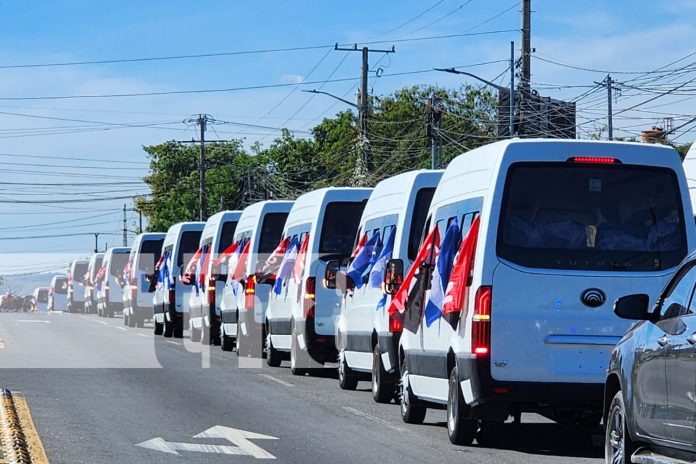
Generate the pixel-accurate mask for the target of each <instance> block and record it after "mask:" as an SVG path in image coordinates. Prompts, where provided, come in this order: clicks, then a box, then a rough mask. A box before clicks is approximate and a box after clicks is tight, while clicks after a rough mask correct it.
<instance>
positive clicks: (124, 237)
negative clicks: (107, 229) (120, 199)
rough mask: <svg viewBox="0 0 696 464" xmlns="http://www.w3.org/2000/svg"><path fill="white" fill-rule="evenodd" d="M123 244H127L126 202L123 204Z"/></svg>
mask: <svg viewBox="0 0 696 464" xmlns="http://www.w3.org/2000/svg"><path fill="white" fill-rule="evenodd" d="M123 246H128V224H127V221H126V204H125V203H124V204H123Z"/></svg>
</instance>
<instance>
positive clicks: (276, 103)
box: [0, 0, 696, 274]
mask: <svg viewBox="0 0 696 464" xmlns="http://www.w3.org/2000/svg"><path fill="white" fill-rule="evenodd" d="M517 3H518V2H515V1H514V0H505V1H503V0H495V1H483V0H471V1H468V0H442V1H437V0H433V1H430V0H429V1H424V0H421V1H398V2H397V1H381V2H374V1H372V2H368V1H363V0H355V1H351V2H336V1H333V2H327V1H324V2H319V1H256V2H247V1H245V2H242V1H238V2H232V1H201V2H195V3H191V2H183V1H163V0H162V1H147V2H135V1H120V2H107V1H86V0H85V1H36V2H31V3H26V2H8V3H7V4H6V5H4V8H3V15H2V16H0V31H2V32H0V40H1V44H2V46H0V66H3V65H5V66H7V65H21V64H40V63H57V62H71V61H94V60H105V59H106V60H108V59H119V58H139V57H153V56H171V55H187V54H200V53H218V52H229V51H241V50H260V49H268V48H284V47H295V46H298V47H301V46H315V45H316V46H324V47H323V48H318V49H312V50H306V51H294V52H284V53H267V54H250V55H237V56H226V57H215V58H204V59H188V60H171V61H148V62H136V63H111V64H94V65H83V66H60V67H32V68H17V69H7V68H5V69H2V68H0V153H4V154H14V155H32V156H41V157H44V156H50V157H71V158H75V157H77V158H86V159H89V160H94V161H89V162H88V161H78V160H72V161H71V160H50V159H48V158H28V157H9V156H4V155H1V154H0V161H2V162H3V163H4V164H6V166H4V167H2V168H0V184H2V183H6V182H21V183H39V184H40V183H44V182H53V183H61V182H62V183H81V182H94V183H98V182H99V181H101V180H103V181H104V182H123V181H126V182H137V179H138V178H139V177H141V176H142V175H144V174H145V173H146V169H147V164H146V158H145V155H144V153H143V151H142V149H141V147H142V146H143V145H147V144H155V143H159V142H162V141H165V140H169V139H182V138H185V139H190V138H191V137H193V136H194V131H193V128H191V127H186V125H184V124H182V123H180V121H182V120H184V119H185V118H187V117H189V116H190V115H192V114H194V113H199V112H207V113H210V114H212V115H213V116H214V117H215V118H217V119H219V120H225V121H232V122H241V123H252V124H260V125H266V126H272V127H278V126H281V125H286V126H288V127H289V128H291V129H296V130H303V129H307V128H308V127H311V126H312V125H313V124H315V123H316V122H318V120H319V119H320V118H321V117H322V116H327V115H331V114H333V113H334V112H336V111H338V110H341V109H343V108H344V107H345V105H343V104H340V103H339V104H334V102H333V101H332V100H330V99H328V98H327V97H322V96H316V97H315V98H312V99H311V100H309V98H310V97H309V96H308V95H307V94H305V93H302V92H300V91H299V90H300V87H284V88H276V89H262V90H253V91H240V92H226V93H211V94H188V95H166V96H150V97H129V98H103V99H101V98H94V99H87V98H82V99H65V100H50V99H49V100H7V99H6V98H7V97H37V96H66V95H98V94H114V93H143V92H161V91H165V92H166V91H175V90H189V89H219V88H233V87H244V86H251V85H258V84H278V83H297V82H301V81H302V80H307V81H314V80H317V81H323V80H325V79H327V78H328V76H329V75H331V74H332V73H333V78H357V77H358V75H359V66H360V56H359V54H358V53H350V54H349V56H346V54H345V53H342V52H337V51H331V50H330V47H329V45H330V44H333V43H335V42H340V43H354V42H362V41H368V40H369V41H374V40H384V41H385V43H384V44H375V45H374V46H377V47H388V46H389V45H391V44H392V43H394V44H395V45H396V53H395V54H394V55H390V56H388V57H380V56H378V55H372V56H371V62H372V63H373V66H374V67H375V68H376V67H381V68H383V71H384V74H385V76H383V77H381V78H376V77H372V78H371V81H370V88H371V91H372V92H374V93H376V94H384V93H389V92H391V91H394V90H396V89H398V88H400V87H402V86H406V85H413V84H420V83H424V84H440V85H444V86H452V87H454V86H458V85H459V84H460V83H462V82H466V81H465V80H464V79H462V78H461V77H460V76H452V75H447V74H442V73H436V72H430V73H423V74H415V75H404V76H397V77H389V76H387V74H393V73H401V72H408V71H415V70H428V69H431V68H433V67H450V66H462V65H471V64H476V63H482V62H488V61H497V60H505V59H507V58H508V57H509V42H510V41H511V40H514V41H515V42H516V44H517V46H519V33H518V32H516V31H515V32H507V33H496V34H489V35H479V36H470V37H458V38H451V39H440V40H427V41H426V40H423V41H413V42H403V41H401V42H400V41H398V40H403V39H412V38H421V37H429V36H440V35H448V34H462V33H467V32H488V31H500V30H508V29H513V30H518V29H519V27H520V15H519V7H516V6H515V5H516V4H517ZM532 6H533V10H534V13H533V19H532V46H533V47H535V48H536V50H537V52H536V54H537V56H538V57H541V58H544V59H549V60H552V61H559V62H562V63H567V64H572V65H575V66H578V67H581V68H592V69H598V70H612V71H647V70H651V69H655V68H658V67H660V66H663V65H665V64H667V63H669V62H670V61H673V60H676V59H679V58H681V57H683V56H685V55H687V54H688V53H691V52H694V51H696V45H694V44H696V25H695V24H694V21H693V18H694V17H696V0H675V1H671V2H668V4H666V5H665V4H662V5H660V4H658V3H657V2H648V1H643V0H640V1H635V0H631V1H629V0H615V1H611V2H607V1H599V0H584V1H582V2H570V1H558V0H533V2H532ZM425 10H428V11H427V12H426V13H425V14H423V15H422V16H420V17H418V18H417V19H414V20H413V21H410V20H412V19H413V18H416V17H417V16H419V15H420V14H421V13H422V12H424V11H425ZM505 10H508V11H507V12H506V13H503V14H501V15H500V16H498V17H495V16H497V15H499V14H500V13H501V12H504V11H505ZM494 17H495V18H494ZM491 18H494V19H491ZM489 19H490V21H488V20H489ZM409 21H410V22H409ZM485 21H488V22H486V23H485V24H481V23H482V22H485ZM391 40H396V41H397V42H391ZM380 58H382V59H381V60H380ZM378 60H380V61H379V62H378ZM693 61H696V58H693V59H692V60H690V61H688V60H687V61H684V62H680V64H681V65H683V64H686V63H689V62H693ZM377 62H378V63H377ZM375 63H376V64H375ZM506 67H507V64H506V63H500V62H499V63H493V64H490V65H485V66H479V67H475V68H472V69H469V71H472V72H476V73H477V74H480V75H481V76H482V77H485V78H488V79H492V78H494V77H496V76H498V75H499V74H500V73H502V72H504V70H505V69H506ZM310 70H313V72H312V73H311V74H310ZM532 75H533V81H534V82H535V83H537V84H539V88H540V89H542V90H541V91H542V93H543V94H544V95H548V96H552V97H555V98H572V97H575V96H577V95H579V94H581V93H582V92H584V91H586V90H587V88H584V87H572V88H565V87H563V88H561V87H560V86H585V85H593V82H594V81H599V80H601V79H603V78H604V74H602V73H599V72H586V71H580V70H574V69H570V68H567V67H562V66H558V65H555V64H552V63H548V62H545V61H542V60H540V59H536V58H535V59H534V60H533V61H532ZM693 75H694V74H693V71H692V72H691V74H687V75H686V76H685V77H683V76H682V77H680V78H679V79H678V80H676V81H674V82H681V81H684V80H687V79H689V78H691V77H693ZM632 77H635V75H633V74H615V75H614V78H615V79H617V80H619V81H622V80H628V79H631V78H632ZM499 82H501V83H502V84H507V74H505V75H504V76H503V78H501V80H500V81H499ZM548 84H552V85H553V86H557V87H553V86H549V85H548ZM356 85H357V79H356V80H354V81H345V82H337V83H327V84H326V85H325V86H324V87H323V90H325V91H328V92H332V93H335V94H338V95H345V96H346V98H349V99H350V98H353V97H352V96H353V94H354V91H355V89H356V88H357V87H356ZM311 87H316V86H311ZM665 88H666V87H665ZM692 88H693V86H692ZM692 93H693V91H692ZM601 96H602V94H601V93H599V94H597V95H595V96H594V97H592V98H589V99H588V100H587V102H586V103H584V102H583V103H581V104H580V110H581V113H582V115H583V116H585V117H586V118H594V117H596V118H601V117H602V116H603V115H604V114H605V112H606V109H605V104H606V101H605V99H602V98H601ZM3 97H4V98H3ZM648 97H649V96H645V95H638V96H631V92H629V91H624V92H623V93H622V94H620V95H619V97H618V98H617V100H616V102H615V108H616V109H617V110H620V109H622V108H626V107H629V106H631V105H632V104H635V103H638V102H640V101H641V99H646V98H648ZM694 101H696V98H694V99H688V95H687V96H684V95H681V96H673V97H663V98H660V99H658V100H656V101H654V102H652V103H651V104H650V105H649V106H650V107H651V110H650V111H651V112H650V113H644V112H641V113H637V112H631V113H625V114H624V115H623V116H622V117H621V118H617V120H616V121H615V126H616V127H617V129H618V131H617V132H618V133H619V135H631V134H632V133H635V132H637V131H639V130H640V129H641V128H642V127H646V128H647V127H649V126H651V125H652V124H654V123H658V122H660V119H661V118H662V117H664V116H665V115H666V114H676V115H680V116H678V117H677V118H676V122H675V124H678V123H679V121H680V120H683V118H686V117H687V115H693V114H695V113H696V111H694V107H695V106H694ZM303 105H305V106H304V108H303V109H302V110H301V111H300V112H299V113H297V114H296V116H295V117H294V118H292V119H289V118H290V116H292V115H293V114H295V113H296V112H297V110H298V109H299V108H301V107H302V106H303ZM6 113H14V114H6ZM662 113H665V115H663V114H662ZM20 115H24V116H20ZM36 116H39V117H42V118H64V119H72V120H83V121H92V122H90V123H86V122H84V123H81V122H77V121H64V120H58V119H40V118H36ZM680 118H682V119H680ZM94 121H96V122H100V123H102V122H103V123H112V124H113V123H117V124H127V125H133V124H143V123H145V124H150V123H157V124H158V125H157V127H145V128H142V127H141V128H134V127H120V128H113V127H112V128H110V130H99V131H96V130H94V127H95V124H94V123H93V122H94ZM603 124H604V121H603V120H601V119H600V120H598V121H597V122H596V123H593V124H589V125H587V126H586V127H587V129H588V131H590V132H592V131H593V130H594V129H595V128H598V127H600V126H602V125H603ZM105 127H107V126H105ZM622 128H626V130H627V131H628V132H626V131H624V132H622V131H621V129H622ZM86 129H88V130H89V131H85V130H86ZM214 130H215V131H216V132H217V135H216V133H215V132H212V134H213V135H212V136H213V137H217V136H219V137H220V138H227V137H238V136H244V137H247V141H248V143H251V142H253V141H255V140H262V141H263V142H264V143H268V141H269V140H271V138H272V134H273V131H269V130H248V129H242V128H240V127H238V126H232V125H218V126H214ZM56 132H62V133H56ZM38 134H43V135H38ZM693 139H694V134H693V133H686V134H684V135H682V136H681V137H680V138H679V139H678V140H679V141H680V142H690V141H692V140H693ZM7 163H19V164H20V165H9V164H7ZM21 164H26V165H27V166H21ZM49 165H59V166H60V165H64V166H65V168H55V167H51V166H49ZM10 170H13V171H18V170H20V171H30V172H21V173H19V172H8V171H10ZM36 171H41V172H42V173H44V174H37V173H36ZM32 172H33V173H32ZM56 172H60V173H62V174H55V173H56ZM65 173H68V174H67V175H66V174H65ZM93 176H102V177H93ZM0 188H3V190H1V191H0V201H3V200H4V201H7V202H9V203H0V218H2V219H4V220H3V221H0V222H1V223H0V253H5V254H4V255H3V256H4V259H3V260H1V262H0V274H2V273H8V272H18V271H24V270H35V269H49V268H52V266H54V264H53V263H60V262H62V261H63V260H66V261H67V259H68V258H70V257H72V256H83V255H88V254H89V253H90V252H91V250H92V248H93V244H94V238H93V237H91V236H85V237H52V238H45V239H41V240H4V238H7V237H16V236H23V235H24V236H26V235H46V234H47V233H50V234H55V235H61V234H69V233H78V232H93V231H99V232H104V233H111V234H115V233H119V230H120V228H121V223H120V215H121V213H120V211H119V209H120V208H121V207H122V205H123V203H124V201H126V202H127V203H130V201H129V200H114V201H107V202H87V203H75V204H64V205H55V204H54V205H38V204H21V205H17V204H12V203H11V202H12V201H14V200H17V199H27V198H29V199H32V200H36V199H37V198H53V199H65V198H75V195H70V193H71V192H73V193H74V191H81V192H89V194H90V195H92V196H96V197H98V196H105V195H107V196H128V195H136V194H138V193H144V192H145V191H146V189H145V188H144V186H142V185H140V186H139V185H137V184H128V185H125V186H115V185H114V186H109V187H99V186H97V185H95V186H93V187H91V186H90V188H89V189H88V188H87V186H83V187H76V186H71V187H59V188H56V189H51V188H48V187H36V188H33V187H31V186H21V187H17V188H13V187H11V186H5V187H2V186H1V185H0ZM107 189H108V190H107ZM107 191H108V192H112V193H103V192H107ZM37 192H42V193H45V194H46V195H44V197H36V196H30V195H28V194H29V193H37ZM100 192H102V193H100ZM80 198H85V196H84V195H83V196H81V197H80ZM65 208H72V209H65ZM100 214H103V216H100V217H96V216H98V215H100ZM72 220H75V222H70V221H72ZM134 220H135V216H134V215H133V214H132V213H129V227H130V228H134V224H133V221H134ZM47 223H52V224H53V225H51V226H40V225H41V224H47ZM57 223H61V224H57ZM31 226H36V227H31ZM10 227H12V229H8V228H10ZM105 241H107V242H108V243H109V244H120V237H118V236H115V235H111V236H107V235H104V236H103V237H101V238H100V242H101V243H102V244H103V243H104V242H105ZM47 252H50V254H48V255H47V254H46V253H47ZM14 253H36V254H34V255H31V257H26V256H25V257H23V258H18V257H17V255H15V254H14ZM58 254H60V255H58ZM32 266H33V267H32ZM58 267H60V266H58Z"/></svg>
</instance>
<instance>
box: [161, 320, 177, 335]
mask: <svg viewBox="0 0 696 464" xmlns="http://www.w3.org/2000/svg"><path fill="white" fill-rule="evenodd" d="M173 334H174V323H173V322H172V321H168V320H167V318H166V317H165V318H164V333H163V334H162V335H163V336H164V338H172V335H173Z"/></svg>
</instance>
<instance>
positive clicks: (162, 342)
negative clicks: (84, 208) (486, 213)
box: [0, 313, 603, 464]
mask: <svg viewBox="0 0 696 464" xmlns="http://www.w3.org/2000/svg"><path fill="white" fill-rule="evenodd" d="M0 339H1V340H2V343H0V367H1V368H0V385H2V386H4V387H7V388H9V389H11V390H12V391H14V392H21V393H22V394H23V395H24V396H25V398H26V399H27V401H28V404H29V408H30V409H31V413H32V416H33V418H34V422H35V424H36V427H37V429H38V432H39V434H40V436H41V439H42V441H43V444H44V447H45V448H46V452H47V453H48V457H49V460H50V461H51V462H52V463H100V464H104V463H125V462H128V463H188V462H194V463H198V462H201V463H203V462H205V463H218V462H220V463H223V462H224V463H227V462H230V463H234V462H247V463H249V462H254V461H256V460H257V459H256V458H255V457H253V456H250V455H240V454H239V452H240V451H242V450H245V452H246V453H247V454H249V453H252V454H253V453H256V454H257V455H258V456H259V457H262V456H264V450H265V453H270V454H271V455H273V456H274V457H275V458H276V459H277V461H278V462H287V463H315V462H316V463H324V462H330V463H356V462H380V463H422V462H430V463H445V462H453V463H454V462H456V463H515V464H517V463H534V464H542V463H566V462H567V463H571V462H572V463H580V462H595V463H599V462H602V452H603V450H602V447H601V437H600V431H599V430H581V429H577V428H570V427H563V426H560V425H556V424H554V423H551V422H549V421H546V420H545V419H543V418H540V417H538V416H534V415H525V416H523V419H522V422H523V423H522V424H521V425H514V424H509V425H507V426H506V429H505V437H504V439H503V441H502V443H501V445H500V446H499V447H498V448H497V449H484V448H479V447H477V446H476V445H474V446H471V447H457V446H453V445H451V444H450V443H449V441H448V439H447V430H446V428H445V413H444V411H428V415H427V417H426V422H425V424H424V425H420V426H412V425H407V424H404V423H403V422H402V421H401V417H400V415H399V409H398V406H396V405H394V404H390V405H382V404H376V403H374V402H373V401H372V397H371V395H370V392H369V384H368V383H367V382H363V383H361V384H360V386H359V389H358V391H355V392H345V391H341V390H340V389H339V388H338V382H337V380H336V377H335V374H334V373H333V372H327V374H326V375H325V376H322V377H309V376H307V377H301V378H300V377H294V376H292V375H291V374H290V370H289V368H288V367H287V365H286V364H287V363H284V366H283V367H282V368H279V369H271V368H268V367H266V366H265V365H264V366H263V368H240V367H239V365H238V361H237V357H236V354H235V353H225V352H222V351H220V349H219V347H212V348H211V350H210V351H209V352H207V353H201V352H195V351H200V346H199V345H198V344H192V343H191V342H189V341H188V340H171V339H169V340H167V339H163V338H162V337H154V336H153V335H152V329H151V328H150V327H149V325H146V328H145V329H128V328H125V327H123V321H122V320H121V319H120V318H116V319H100V318H98V317H97V316H94V315H89V316H83V315H78V314H60V313H57V314H7V313H3V314H0ZM215 426H222V427H229V428H233V429H237V430H243V431H246V432H252V433H255V434H262V435H265V436H267V437H272V438H263V437H260V438H251V439H249V440H248V441H246V442H245V441H243V440H242V441H240V440H239V436H240V434H241V433H242V432H236V435H235V432H230V431H229V430H228V429H223V428H217V429H214V430H213V431H211V432H209V435H212V436H213V438H210V437H194V436H195V435H198V434H200V433H202V432H204V431H207V430H209V429H211V428H213V427H215ZM230 434H232V435H230ZM230 437H232V441H230ZM153 439H158V440H155V441H152V442H149V443H150V445H149V446H150V448H147V446H148V445H146V447H143V446H136V445H137V444H139V443H143V442H148V441H149V440H153ZM235 439H236V440H237V441H234V440H235ZM165 442H166V443H169V444H164V443H165ZM171 443H179V444H171ZM201 445H218V446H201ZM235 445H237V446H235ZM153 447H154V448H158V449H151V448H153ZM240 447H241V448H240ZM177 448H178V450H175V449H177ZM183 448H186V449H183ZM161 449H164V450H166V451H162V450H161ZM167 451H169V452H167ZM174 453H178V454H174ZM223 453H228V454H223ZM232 453H237V454H232ZM265 456H266V457H268V455H267V454H266V455H265Z"/></svg>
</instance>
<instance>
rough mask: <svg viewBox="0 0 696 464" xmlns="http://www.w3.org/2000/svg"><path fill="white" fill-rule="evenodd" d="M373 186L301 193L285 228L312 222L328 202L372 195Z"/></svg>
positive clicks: (360, 199)
mask: <svg viewBox="0 0 696 464" xmlns="http://www.w3.org/2000/svg"><path fill="white" fill-rule="evenodd" d="M371 193H372V189H371V188H360V187H325V188H321V189H318V190H313V191H311V192H308V193H305V194H304V195H300V196H299V197H298V198H297V200H295V204H294V205H293V206H292V209H291V210H290V215H289V216H288V220H287V222H286V223H285V230H288V229H289V228H291V227H294V226H296V225H298V224H306V223H311V222H313V221H314V220H316V219H317V218H318V217H319V212H320V211H321V209H322V208H323V207H324V205H325V204H326V203H329V202H332V201H362V200H365V199H366V198H368V197H369V196H370V194H371Z"/></svg>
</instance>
